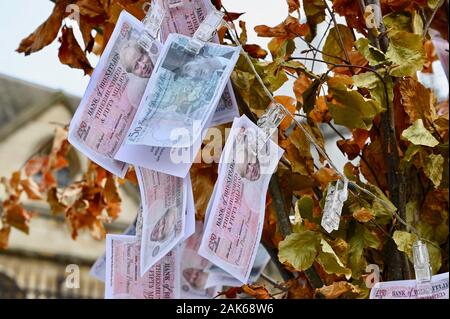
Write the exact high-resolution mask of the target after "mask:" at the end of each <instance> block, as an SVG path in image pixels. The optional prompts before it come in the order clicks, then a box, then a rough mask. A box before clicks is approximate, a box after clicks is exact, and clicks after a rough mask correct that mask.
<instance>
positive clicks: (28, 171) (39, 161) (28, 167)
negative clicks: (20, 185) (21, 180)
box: [24, 156, 48, 176]
mask: <svg viewBox="0 0 450 319" xmlns="http://www.w3.org/2000/svg"><path fill="white" fill-rule="evenodd" d="M47 161H48V158H47V156H35V157H33V158H32V159H30V160H29V161H28V162H27V163H26V164H25V167H24V170H25V175H27V176H33V175H35V174H37V173H39V172H40V171H41V170H42V167H43V166H44V164H45V163H46V162H47Z"/></svg>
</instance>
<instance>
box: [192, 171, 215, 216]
mask: <svg viewBox="0 0 450 319" xmlns="http://www.w3.org/2000/svg"><path fill="white" fill-rule="evenodd" d="M190 173H191V180H192V191H193V193H194V199H195V210H196V217H197V219H199V220H203V218H204V216H205V212H206V207H207V206H208V202H209V199H210V197H211V194H212V191H213V189H214V184H215V182H216V179H217V173H216V169H215V168H214V167H212V166H210V167H201V165H197V164H194V165H192V167H191V171H190Z"/></svg>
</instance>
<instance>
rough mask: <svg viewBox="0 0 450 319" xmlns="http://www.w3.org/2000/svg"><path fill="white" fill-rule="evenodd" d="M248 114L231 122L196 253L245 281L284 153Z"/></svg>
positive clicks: (257, 244) (251, 264) (252, 261)
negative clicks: (274, 175) (269, 191)
mask: <svg viewBox="0 0 450 319" xmlns="http://www.w3.org/2000/svg"><path fill="white" fill-rule="evenodd" d="M258 134H262V132H261V130H260V129H259V128H258V127H257V126H256V125H255V124H253V123H252V122H251V121H250V120H249V119H248V118H247V117H246V116H242V117H240V118H237V119H235V120H234V122H233V126H232V128H231V132H230V135H229V137H228V139H227V142H226V144H225V149H224V152H223V153H222V156H221V166H220V169H219V176H218V178H217V182H216V192H215V194H214V197H213V198H211V199H210V201H213V202H212V205H211V206H210V211H209V216H208V221H207V224H206V227H205V232H204V235H203V238H202V243H201V245H200V249H199V254H200V255H201V256H203V257H204V258H206V259H208V260H209V261H211V262H212V263H213V264H215V265H216V266H218V267H220V268H222V269H223V270H224V271H226V272H228V273H229V274H230V275H232V276H233V277H235V278H236V279H238V280H239V281H241V282H242V283H247V281H248V279H249V276H250V272H251V270H252V266H253V263H254V260H255V256H256V252H257V249H258V246H259V241H260V238H261V233H262V226H263V222H264V211H265V201H266V192H267V188H268V186H269V181H270V178H271V175H272V173H273V171H274V170H275V168H276V166H277V165H278V161H279V160H280V158H281V155H282V154H283V150H282V149H281V148H279V147H278V146H277V145H276V144H275V143H274V142H273V141H272V140H268V142H267V143H266V144H265V146H264V147H258V145H257V143H258V140H261V139H259V138H258V136H257V135H258ZM258 150H261V151H258Z"/></svg>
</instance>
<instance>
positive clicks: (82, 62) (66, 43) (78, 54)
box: [58, 26, 93, 74]
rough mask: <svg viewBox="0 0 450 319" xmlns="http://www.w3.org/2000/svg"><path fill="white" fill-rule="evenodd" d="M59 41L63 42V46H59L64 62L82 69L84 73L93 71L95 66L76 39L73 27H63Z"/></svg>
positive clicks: (60, 56) (60, 55)
mask: <svg viewBox="0 0 450 319" xmlns="http://www.w3.org/2000/svg"><path fill="white" fill-rule="evenodd" d="M59 42H61V46H60V47H59V53H58V57H59V60H60V61H61V63H62V64H67V65H68V66H70V67H71V68H75V69H82V70H83V71H84V74H91V73H92V70H93V68H92V66H91V64H90V63H89V61H88V59H87V58H86V55H85V54H84V52H83V50H82V49H81V48H80V45H79V44H78V42H77V40H76V39H75V36H74V35H73V30H72V28H68V27H66V26H64V27H63V28H62V36H61V37H60V38H59Z"/></svg>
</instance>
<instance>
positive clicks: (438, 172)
mask: <svg viewBox="0 0 450 319" xmlns="http://www.w3.org/2000/svg"><path fill="white" fill-rule="evenodd" d="M423 171H424V173H425V175H426V176H427V177H428V178H429V179H430V180H431V181H432V182H433V185H434V187H435V188H438V187H439V185H440V184H441V181H442V173H443V172H444V157H443V156H442V155H441V154H430V155H428V157H427V161H426V162H425V167H424V170H423Z"/></svg>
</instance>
